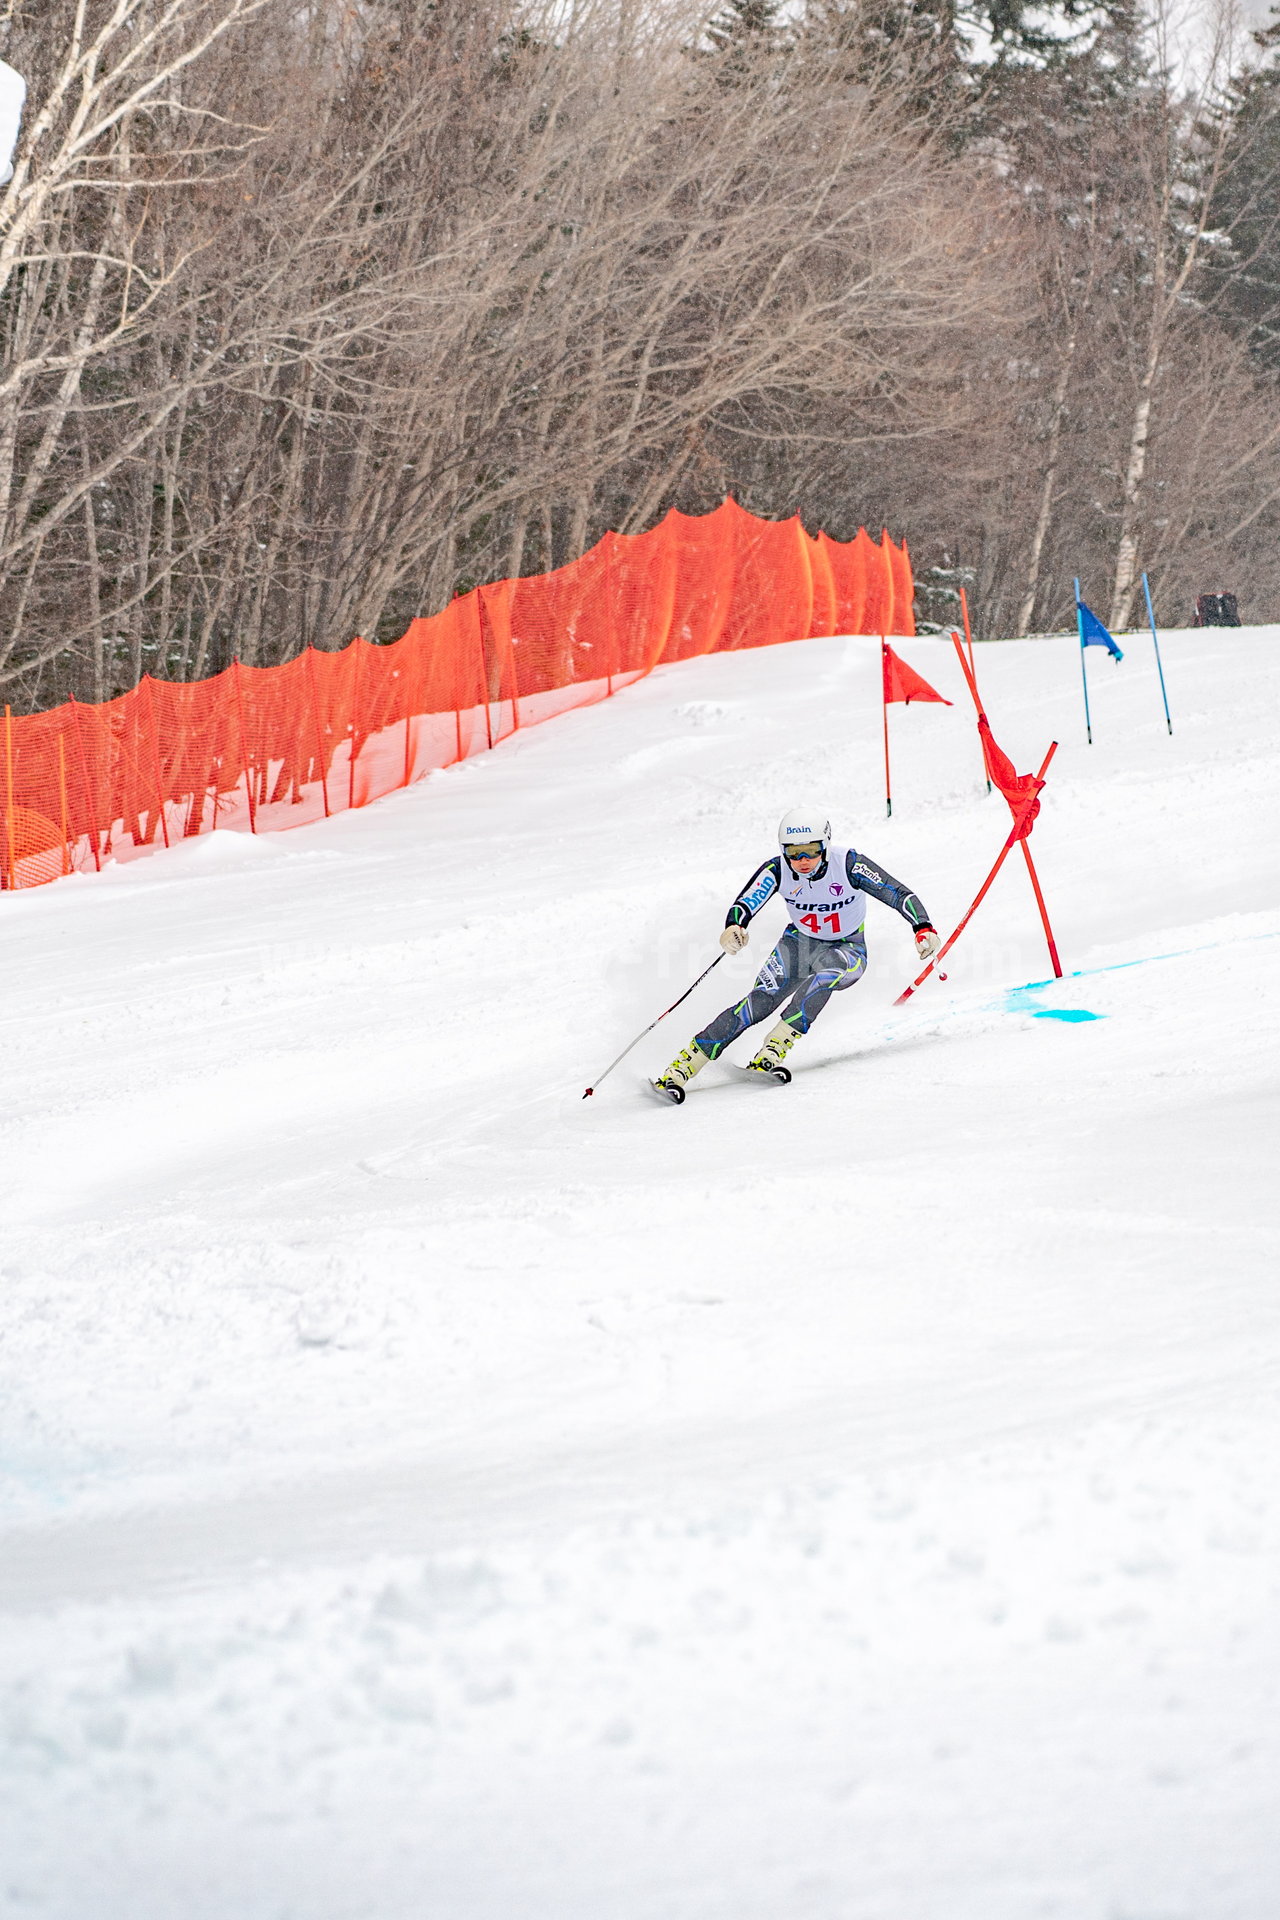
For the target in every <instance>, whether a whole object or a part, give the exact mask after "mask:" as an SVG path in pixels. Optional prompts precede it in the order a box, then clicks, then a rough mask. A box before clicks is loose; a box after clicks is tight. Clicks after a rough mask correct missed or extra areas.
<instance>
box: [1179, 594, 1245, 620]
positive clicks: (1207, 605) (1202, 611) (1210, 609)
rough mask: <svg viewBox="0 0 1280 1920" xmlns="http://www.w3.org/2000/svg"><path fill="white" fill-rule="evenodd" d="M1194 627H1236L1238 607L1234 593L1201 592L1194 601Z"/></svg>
mask: <svg viewBox="0 0 1280 1920" xmlns="http://www.w3.org/2000/svg"><path fill="white" fill-rule="evenodd" d="M1191 624H1192V626H1195V627H1238V626H1239V625H1240V609H1239V607H1237V605H1236V597H1235V595H1234V593H1202V594H1201V595H1200V597H1199V599H1198V600H1197V601H1196V617H1195V619H1194V620H1193V621H1192V623H1191Z"/></svg>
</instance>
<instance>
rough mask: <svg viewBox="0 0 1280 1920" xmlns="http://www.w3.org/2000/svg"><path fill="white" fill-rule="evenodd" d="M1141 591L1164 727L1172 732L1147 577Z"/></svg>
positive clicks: (1153, 609) (1143, 577) (1154, 613)
mask: <svg viewBox="0 0 1280 1920" xmlns="http://www.w3.org/2000/svg"><path fill="white" fill-rule="evenodd" d="M1142 591H1143V592H1144V593H1145V594H1146V596H1147V619H1148V620H1149V621H1150V622H1151V644H1152V645H1153V646H1154V648H1155V650H1156V672H1157V673H1158V674H1159V675H1160V698H1161V699H1162V700H1163V701H1164V718H1165V725H1166V726H1167V727H1168V729H1169V731H1170V733H1172V732H1173V722H1172V720H1170V718H1169V696H1168V694H1167V693H1166V692H1165V690H1164V668H1163V667H1162V666H1161V664H1160V642H1159V640H1158V639H1157V638H1156V610H1155V608H1154V607H1153V606H1152V604H1151V588H1150V587H1149V586H1148V585H1147V576H1146V574H1145V573H1144V574H1143V576H1142Z"/></svg>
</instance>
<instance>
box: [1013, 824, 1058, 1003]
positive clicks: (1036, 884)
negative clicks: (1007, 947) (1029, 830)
mask: <svg viewBox="0 0 1280 1920" xmlns="http://www.w3.org/2000/svg"><path fill="white" fill-rule="evenodd" d="M1022 853H1023V858H1024V859H1025V860H1026V863H1027V872H1028V873H1029V874H1030V876H1031V885H1032V887H1033V888H1034V890H1035V896H1036V905H1037V906H1038V907H1039V909H1040V919H1041V922H1042V924H1043V926H1044V937H1045V939H1046V940H1047V941H1048V942H1049V958H1050V959H1051V960H1052V962H1053V977H1054V979H1055V980H1061V978H1062V962H1061V960H1059V958H1058V943H1057V941H1056V940H1055V939H1054V937H1053V928H1052V927H1051V926H1050V925H1049V913H1048V909H1047V908H1046V906H1045V904H1044V895H1043V894H1042V893H1041V891H1040V878H1039V875H1038V874H1037V873H1036V870H1035V866H1034V864H1033V862H1032V859H1031V849H1030V847H1029V846H1028V845H1027V843H1026V841H1025V840H1024V841H1023V842H1022Z"/></svg>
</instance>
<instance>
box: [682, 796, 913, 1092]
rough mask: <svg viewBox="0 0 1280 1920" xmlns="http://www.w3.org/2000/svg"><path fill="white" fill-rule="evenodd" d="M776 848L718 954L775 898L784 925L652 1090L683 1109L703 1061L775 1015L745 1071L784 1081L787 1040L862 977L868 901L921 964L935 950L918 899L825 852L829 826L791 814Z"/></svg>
mask: <svg viewBox="0 0 1280 1920" xmlns="http://www.w3.org/2000/svg"><path fill="white" fill-rule="evenodd" d="M778 846H779V851H778V853H777V855H776V856H775V857H774V858H773V859H771V860H766V861H765V862H764V863H763V865H762V866H759V867H757V868H756V871H755V872H754V873H753V874H752V876H751V878H750V880H748V882H747V884H746V886H745V887H743V888H742V890H741V892H740V893H739V894H738V895H737V897H736V898H735V899H734V902H733V904H732V906H731V907H730V908H729V911H728V913H727V915H726V916H725V925H724V931H723V933H722V934H721V935H720V944H721V946H722V947H723V948H724V949H725V951H726V953H737V952H738V951H739V950H740V949H741V948H742V947H745V946H746V944H747V941H748V938H749V935H748V933H747V928H748V927H749V926H750V924H751V921H752V919H753V917H754V916H755V915H756V914H757V913H758V912H759V911H760V909H761V907H762V906H764V904H765V902H766V901H768V900H771V899H772V898H773V896H774V894H775V893H781V895H782V899H783V903H784V905H785V906H786V909H787V913H788V916H789V918H790V925H789V926H788V927H787V929H786V931H785V932H784V933H783V936H782V938H781V940H779V942H778V944H777V946H776V947H775V948H774V950H773V952H772V953H771V954H770V955H769V958H768V959H767V960H766V961H765V963H764V966H763V967H762V968H761V969H760V972H759V974H758V975H757V977H756V982H755V985H754V986H753V987H752V989H751V991H750V992H749V993H748V994H747V995H746V996H745V998H743V999H742V1000H739V1001H738V1002H737V1004H736V1005H735V1006H732V1007H726V1008H725V1010H724V1012H723V1013H721V1014H718V1015H717V1017H716V1018H715V1019H714V1020H713V1021H712V1022H711V1024H710V1026H708V1027H707V1028H705V1029H704V1031H703V1032H702V1033H699V1034H695V1036H694V1038H693V1040H692V1041H691V1042H690V1044H689V1045H688V1046H687V1047H686V1048H685V1049H684V1051H683V1053H680V1054H677V1056H676V1058H675V1059H674V1060H673V1061H672V1062H671V1065H670V1066H669V1067H668V1068H667V1070H666V1072H665V1073H663V1074H660V1075H659V1076H658V1078H657V1080H655V1081H654V1082H653V1085H654V1087H655V1088H656V1090H657V1091H658V1092H660V1093H664V1094H666V1095H667V1097H668V1098H669V1099H672V1100H677V1101H678V1100H683V1098H684V1091H685V1088H686V1086H687V1085H688V1083H689V1081H690V1080H692V1079H693V1077H694V1075H695V1074H696V1073H699V1072H701V1070H702V1068H703V1067H705V1066H706V1065H707V1063H708V1061H710V1060H715V1059H717V1058H718V1056H719V1055H720V1054H722V1053H723V1052H724V1050H725V1048H726V1047H727V1046H730V1045H731V1044H732V1042H733V1041H735V1040H736V1039H737V1038H738V1036H739V1035H740V1034H743V1033H745V1032H746V1031H747V1029H748V1027H753V1026H755V1025H756V1023H757V1022H758V1021H760V1020H763V1019H764V1018H765V1017H766V1015H768V1014H770V1013H774V1012H776V1011H777V1009H778V1008H779V1007H783V1012H782V1017H781V1019H780V1020H779V1021H778V1023H777V1025H776V1026H775V1027H774V1028H773V1029H772V1031H771V1032H770V1033H769V1035H768V1037H767V1038H766V1040H765V1042H764V1044H763V1046H762V1047H761V1048H760V1051H759V1053H757V1055H756V1056H755V1058H754V1059H753V1060H752V1061H751V1062H750V1063H749V1068H748V1071H750V1072H754V1073H759V1074H762V1075H767V1074H774V1075H776V1076H778V1077H780V1078H782V1079H786V1078H788V1077H789V1076H788V1075H787V1073H786V1071H785V1069H784V1070H783V1071H782V1072H781V1074H779V1069H780V1068H782V1066H783V1061H784V1060H785V1058H786V1055H787V1053H788V1051H789V1050H790V1048H791V1047H792V1046H793V1045H794V1044H795V1041H796V1039H797V1037H798V1036H799V1035H800V1034H802V1033H808V1031H809V1028H810V1027H811V1026H812V1025H813V1022H814V1021H815V1020H816V1019H817V1017H818V1015H819V1014H820V1013H821V1011H822V1009H823V1008H824V1007H825V1006H826V1004H827V1001H828V1000H829V999H830V998H831V996H832V994H833V993H840V992H842V991H843V990H844V988H845V987H851V986H852V985H853V984H854V982H855V981H856V980H860V979H861V978H862V975H863V974H864V972H865V971H866V966H867V944H866V935H865V929H864V925H863V919H864V915H865V911H866V896H867V895H868V894H869V895H870V896H871V898H872V899H873V900H880V901H882V902H883V903H884V905H885V906H887V907H893V908H894V909H895V910H896V911H897V912H898V913H900V914H901V915H902V917H903V919H904V920H905V921H906V922H907V924H908V926H909V927H910V928H911V930H912V932H913V933H914V934H915V937H916V950H917V952H918V953H919V954H920V956H921V958H922V959H929V958H931V957H932V956H933V955H934V954H935V953H936V952H937V951H938V946H939V940H938V935H937V932H936V931H935V929H934V926H933V923H932V921H931V920H930V919H929V916H928V914H927V913H926V912H925V909H924V903H923V902H922V901H921V900H920V898H919V896H918V895H917V894H914V893H912V892H911V890H910V888H908V887H905V886H903V884H902V882H901V881H900V880H895V879H894V878H893V875H892V874H890V873H886V872H885V870H884V868H883V867H881V866H878V865H877V864H876V863H875V862H874V861H873V860H869V859H868V858H867V857H866V856H865V855H863V854H860V853H859V852H858V851H857V849H856V848H855V847H837V846H832V845H831V824H830V822H829V821H822V820H821V817H820V816H814V815H813V814H810V813H803V812H800V811H798V810H797V811H795V812H792V813H788V814H787V815H785V816H784V818H783V821H782V824H781V826H780V827H779V829H778ZM784 1002H785V1003H786V1004H785V1007H784V1006H783V1003H784Z"/></svg>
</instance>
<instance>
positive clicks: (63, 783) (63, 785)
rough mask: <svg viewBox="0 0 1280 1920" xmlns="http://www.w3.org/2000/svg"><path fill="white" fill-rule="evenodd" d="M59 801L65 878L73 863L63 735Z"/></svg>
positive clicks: (60, 749) (60, 737)
mask: <svg viewBox="0 0 1280 1920" xmlns="http://www.w3.org/2000/svg"><path fill="white" fill-rule="evenodd" d="M58 801H59V805H60V806H61V809H62V872H63V875H64V877H65V876H66V875H67V874H68V873H70V871H71V862H70V860H69V859H68V858H67V749H66V745H65V743H64V741H63V738H62V735H61V734H59V735H58Z"/></svg>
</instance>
